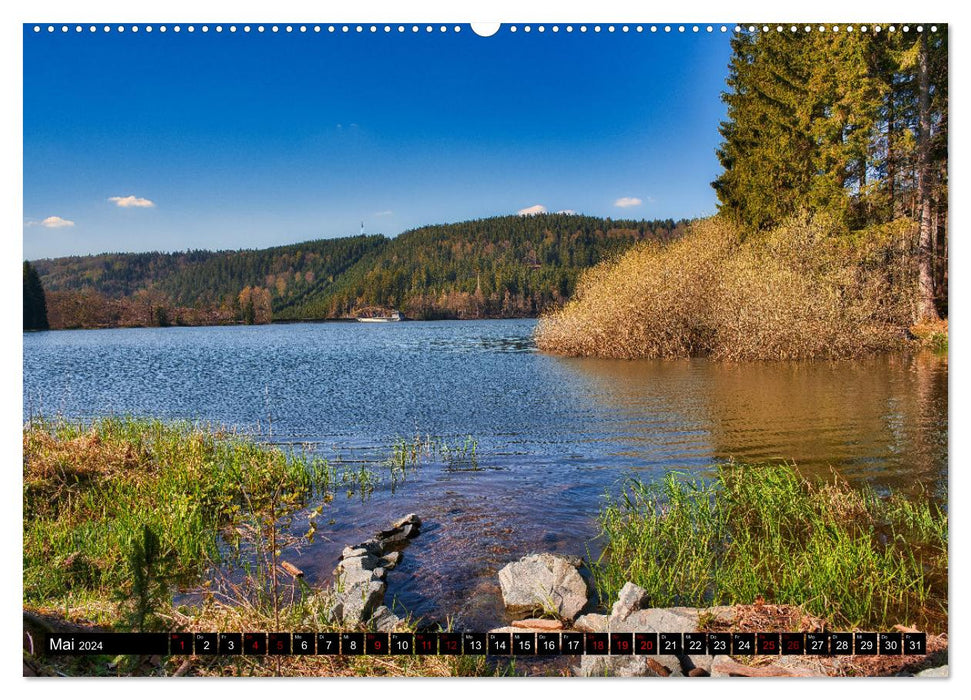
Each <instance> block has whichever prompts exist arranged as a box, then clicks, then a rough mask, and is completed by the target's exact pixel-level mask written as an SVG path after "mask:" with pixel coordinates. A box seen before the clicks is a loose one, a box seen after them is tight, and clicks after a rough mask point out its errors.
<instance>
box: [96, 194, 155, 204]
mask: <svg viewBox="0 0 971 700" xmlns="http://www.w3.org/2000/svg"><path fill="white" fill-rule="evenodd" d="M108 201H109V202H114V203H115V204H116V205H117V206H119V207H154V206H155V202H153V201H152V200H150V199H145V198H144V197H136V196H135V195H133V194H130V195H128V196H127V197H108Z"/></svg>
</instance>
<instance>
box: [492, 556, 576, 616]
mask: <svg viewBox="0 0 971 700" xmlns="http://www.w3.org/2000/svg"><path fill="white" fill-rule="evenodd" d="M582 563H583V562H582V560H580V559H578V558H577V557H565V556H562V555H559V554H549V553H543V554H530V555H528V556H525V557H523V558H522V559H520V560H519V561H516V562H512V563H510V564H506V566H504V567H502V569H500V570H499V586H500V588H501V590H502V602H503V605H505V607H506V610H507V612H510V613H513V614H519V613H525V614H534V613H537V612H543V613H548V614H554V615H556V616H557V617H558V618H560V619H561V620H567V621H572V620H574V619H575V618H576V616H577V615H578V614H580V612H581V611H582V610H583V609H584V608H585V607H586V606H587V603H588V602H589V598H590V591H589V588H588V585H587V581H586V579H584V578H583V576H582V575H581V574H580V571H579V569H580V566H581V565H582Z"/></svg>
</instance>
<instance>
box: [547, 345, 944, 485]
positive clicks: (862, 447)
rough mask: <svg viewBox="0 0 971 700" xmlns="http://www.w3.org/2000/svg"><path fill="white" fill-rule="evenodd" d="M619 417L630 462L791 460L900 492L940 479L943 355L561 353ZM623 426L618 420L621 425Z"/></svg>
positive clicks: (805, 467)
mask: <svg viewBox="0 0 971 700" xmlns="http://www.w3.org/2000/svg"><path fill="white" fill-rule="evenodd" d="M563 362H564V364H566V365H568V366H569V367H570V368H571V369H572V370H574V371H575V372H576V373H577V375H578V376H582V377H584V379H585V380H586V381H587V382H589V394H590V396H591V398H592V399H593V400H595V401H598V402H602V403H603V404H604V405H605V406H606V407H610V409H612V410H613V411H615V412H616V414H617V420H618V423H619V425H618V426H617V428H616V432H618V433H621V432H622V433H626V434H627V435H628V436H629V440H630V442H631V443H632V444H634V445H637V447H636V448H635V449H633V450H631V452H630V455H631V457H632V458H640V459H644V458H645V457H646V458H647V460H648V463H650V462H652V461H653V460H654V459H655V458H660V459H661V460H662V461H664V460H665V459H666V458H667V459H670V458H673V459H676V460H679V461H682V462H683V463H684V464H685V466H690V465H697V464H707V463H710V461H711V460H712V459H716V460H727V459H735V460H737V461H750V462H751V461H779V460H784V461H788V462H794V463H796V464H797V465H798V466H799V467H801V468H802V469H803V470H804V471H809V472H815V473H825V472H827V471H829V470H830V468H831V467H832V468H836V470H837V471H838V472H839V473H840V474H842V475H843V476H845V477H846V478H848V479H850V480H851V481H869V482H872V483H875V484H877V485H880V486H889V487H893V488H895V489H904V490H906V489H908V488H909V487H911V486H913V485H914V483H915V481H919V482H922V483H924V484H927V485H935V484H936V485H943V484H944V483H945V482H946V478H947V473H946V469H947V362H946V361H945V360H942V359H941V358H939V357H936V356H934V355H932V354H930V353H921V354H915V355H910V354H907V355H904V354H901V355H888V356H883V357H877V358H867V359H864V360H860V361H855V362H815V363H797V362H787V363H732V364H725V363H711V362H707V361H705V360H690V361H689V360H686V361H675V362H671V361H638V362H616V361H609V360H587V359H584V360H564V361H563ZM620 426H626V427H625V428H621V427H620Z"/></svg>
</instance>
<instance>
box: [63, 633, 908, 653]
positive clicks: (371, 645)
mask: <svg viewBox="0 0 971 700" xmlns="http://www.w3.org/2000/svg"><path fill="white" fill-rule="evenodd" d="M44 649H45V651H46V652H47V653H48V654H51V655H57V656H70V655H81V656H83V655H92V654H105V655H112V656H117V655H119V654H132V655H142V654H144V655H154V654H158V655H161V656H165V655H174V656H182V655H185V656H188V655H193V654H194V655H198V656H207V655H209V656H215V655H220V656H238V655H246V656H267V655H270V656H283V655H292V654H300V655H337V654H350V655H371V656H384V655H387V654H393V655H409V656H411V655H415V654H419V655H467V656H476V655H490V656H555V655H570V656H580V655H584V654H588V655H597V656H627V655H643V654H689V655H704V654H711V655H716V654H735V655H742V656H748V655H753V656H754V655H773V656H774V655H776V654H785V655H789V654H799V655H803V654H807V655H813V656H823V655H832V656H851V655H881V656H901V655H907V654H910V655H923V654H926V653H927V635H926V634H924V633H922V632H907V633H903V634H902V633H900V632H825V633H822V632H808V633H806V632H781V633H779V632H754V633H749V632H745V633H740V632H734V633H728V632H722V633H715V632H711V633H700V632H699V633H685V634H681V633H667V632H660V633H658V632H612V633H594V632H540V633H538V634H537V633H533V632H525V631H524V632H516V633H514V634H502V633H482V632H441V633H438V632H419V633H415V634H412V633H410V632H406V633H399V632H394V633H391V634H386V633H374V632H367V633H363V632H319V633H313V632H294V633H289V632H270V633H267V632H246V633H240V632H173V633H171V634H166V633H88V632H84V633H80V632H79V633H53V634H48V635H47V636H46V637H45V640H44Z"/></svg>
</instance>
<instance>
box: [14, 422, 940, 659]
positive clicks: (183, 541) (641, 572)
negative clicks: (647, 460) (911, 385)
mask: <svg viewBox="0 0 971 700" xmlns="http://www.w3.org/2000/svg"><path fill="white" fill-rule="evenodd" d="M23 441H24V464H23V468H24V485H23V499H24V533H23V537H24V540H23V542H24V550H23V562H24V596H23V606H24V613H25V616H24V618H25V629H27V628H28V627H29V625H28V620H32V621H34V623H36V622H37V621H38V620H40V621H41V622H40V623H39V624H40V627H36V628H35V629H34V632H35V633H40V632H42V631H43V626H44V624H46V623H44V622H43V620H53V621H54V622H53V623H52V624H56V625H65V624H67V625H71V624H80V625H81V626H83V627H85V628H87V629H93V628H95V627H98V628H101V629H106V630H114V631H130V630H165V631H176V630H178V631H226V630H243V629H250V630H252V629H258V630H270V631H271V630H300V631H320V632H325V631H337V630H338V629H339V625H337V624H335V623H334V622H333V621H332V620H331V618H330V604H331V601H330V599H329V597H328V596H327V594H326V591H314V590H311V589H310V588H309V587H308V586H306V585H305V584H303V583H302V581H300V580H298V579H295V578H290V579H285V580H283V581H278V580H277V579H276V577H275V576H274V575H273V574H272V573H271V572H275V571H277V570H278V568H279V567H278V566H277V563H278V560H277V556H278V555H279V552H280V551H281V550H282V549H283V548H284V547H285V545H286V541H285V539H284V536H283V535H282V534H280V531H279V530H278V529H277V528H276V525H275V524H276V523H278V522H280V521H282V520H286V519H287V518H288V517H289V516H290V515H292V514H293V513H294V512H295V511H296V510H298V509H301V508H304V507H306V506H308V505H311V504H312V503H314V502H320V503H322V504H326V502H327V501H328V500H329V499H330V498H331V497H332V496H333V493H334V492H335V490H337V489H342V490H343V489H345V488H348V487H351V488H356V489H361V490H366V489H367V488H368V486H369V485H370V484H373V482H372V481H371V479H372V476H366V477H360V478H358V476H357V475H355V474H353V473H349V472H344V473H342V472H339V471H338V469H337V468H336V466H335V465H331V464H328V463H327V462H326V461H324V460H321V459H319V458H315V457H308V456H306V455H303V454H298V453H294V452H291V451H287V450H283V449H280V448H275V447H267V446H263V445H260V444H257V443H256V442H254V441H252V440H251V439H248V438H244V437H240V436H238V435H234V434H230V433H226V432H221V431H218V430H215V431H214V430H206V429H199V428H195V427H193V426H191V425H189V424H185V423H164V422H161V421H155V420H140V419H132V418H124V419H116V418H105V419H101V420H97V421H94V422H92V423H91V424H86V425H82V424H71V423H66V422H45V421H32V422H30V423H28V424H27V425H25V427H24V432H23ZM434 450H437V452H440V453H441V458H442V459H443V460H444V461H445V462H446V463H452V461H454V460H465V461H469V460H471V461H472V462H474V461H475V459H476V457H475V451H476V445H475V441H473V440H471V439H469V440H467V443H466V444H464V445H460V446H457V447H456V446H453V447H448V446H446V445H444V443H442V444H441V445H436V444H434V443H433V442H432V441H431V439H430V438H429V439H426V440H425V441H423V442H422V441H419V440H418V438H416V439H415V441H414V442H408V441H405V440H400V441H398V442H397V443H396V444H395V445H394V451H393V455H392V458H391V459H390V460H388V463H387V465H386V466H387V467H388V469H389V470H390V478H391V480H392V486H393V485H394V483H395V480H396V479H399V480H400V479H403V478H405V475H406V473H407V471H408V470H409V469H412V468H414V467H415V466H416V465H417V463H418V462H419V461H421V459H423V457H422V455H424V454H431V452H432V451H434ZM463 463H465V462H463ZM355 479H357V480H356V481H355ZM322 507H323V505H322V506H321V508H322ZM316 512H320V508H318V509H316ZM311 513H313V511H311ZM311 517H313V516H311ZM601 524H602V526H603V531H604V534H605V535H606V536H607V540H608V545H607V547H606V548H605V550H604V554H603V556H601V558H600V560H599V561H597V562H593V563H592V565H591V569H592V570H593V572H594V576H595V580H596V582H597V585H598V588H599V594H600V599H601V600H612V599H614V598H615V597H616V593H617V591H618V590H619V588H620V587H621V586H623V584H624V583H625V582H626V581H633V582H635V583H637V584H638V585H640V586H642V587H644V588H645V589H646V590H647V591H648V592H649V594H650V596H651V604H652V605H653V606H656V607H667V606H672V605H691V606H698V607H707V606H709V605H715V604H721V603H725V604H735V603H751V602H753V601H754V600H758V599H760V598H764V599H766V600H770V601H771V602H773V603H780V604H792V605H798V606H801V607H803V608H804V609H805V610H806V611H807V612H809V613H811V614H815V615H818V616H819V617H822V618H826V619H828V620H831V621H832V622H833V623H834V624H838V625H841V626H844V627H852V626H854V625H877V626H883V627H887V628H889V626H892V624H894V623H905V624H911V623H916V624H918V625H920V626H921V627H922V628H925V627H924V625H925V623H929V624H928V626H927V627H926V628H927V629H929V630H934V629H939V628H940V625H941V624H943V625H944V629H946V616H947V516H946V514H945V513H943V512H941V511H939V510H935V509H934V508H933V507H932V506H931V505H930V504H929V503H926V502H923V501H913V502H912V501H906V500H904V499H902V498H899V497H896V496H894V497H890V498H878V497H877V496H875V495H874V494H873V493H872V492H869V491H865V490H857V489H851V488H849V487H847V486H846V485H845V484H842V483H840V482H833V483H827V484H817V483H809V482H807V481H804V480H802V479H801V478H800V477H799V476H798V474H797V473H796V472H795V471H794V470H793V469H792V468H790V467H786V466H784V465H783V466H751V465H747V466H740V465H735V466H730V467H723V468H722V469H721V471H720V472H719V476H718V479H717V480H715V481H714V482H712V483H701V482H697V481H689V480H685V479H683V478H678V477H676V476H675V475H669V477H668V478H667V479H666V480H665V481H663V482H661V483H659V484H654V485H651V486H647V485H644V484H641V483H639V482H631V483H630V484H629V485H628V488H627V489H626V491H625V492H624V494H623V496H622V497H621V498H620V499H618V500H616V501H614V502H612V503H610V504H609V505H608V506H607V507H606V508H605V509H604V511H603V512H602V514H601ZM311 529H312V528H311ZM247 533H248V534H247ZM235 537H249V538H250V539H248V540H247V541H246V542H245V544H246V545H247V546H249V547H250V548H251V550H255V551H256V552H257V553H258V554H259V556H258V557H257V558H256V564H257V565H256V567H255V569H254V570H253V571H252V572H251V573H250V574H248V575H247V576H246V577H245V579H244V580H243V581H242V582H237V583H233V584H227V583H226V582H225V581H217V582H216V583H215V584H214V585H213V586H212V587H207V586H203V589H204V590H205V591H206V592H205V594H204V595H203V597H202V600H201V602H200V603H198V604H194V605H191V606H187V605H175V604H173V600H172V591H173V589H174V588H175V586H177V585H178V584H180V583H188V584H190V585H193V584H199V583H200V582H202V580H203V578H205V577H206V576H209V574H210V573H211V572H212V567H214V566H218V565H219V562H220V547H221V546H222V548H223V549H225V544H226V543H227V542H232V540H233V538H235ZM237 546H239V545H238V544H237ZM847 582H852V585H847ZM227 586H228V587H227ZM942 620H943V623H941V621H942ZM405 627H406V628H411V627H413V624H412V623H411V622H410V621H406V622H405ZM26 658H27V657H26V656H25V659H26ZM31 663H35V664H36V665H37V666H38V668H41V669H47V670H50V669H51V667H50V666H48V665H47V664H50V663H54V661H53V660H51V659H46V660H45V659H43V658H41V657H37V658H32V660H31ZM56 663H58V664H60V665H59V666H57V667H56V670H58V671H60V672H62V673H69V674H77V675H174V674H177V672H179V670H180V668H181V667H180V666H178V664H179V663H182V662H181V661H179V660H178V659H176V658H174V657H173V658H168V659H164V660H162V661H161V662H159V663H157V664H155V665H153V666H151V668H146V667H144V660H142V659H136V658H134V657H132V658H128V659H123V660H121V661H119V660H111V659H106V658H100V657H93V658H90V659H69V660H61V661H58V662H56ZM139 664H141V665H139ZM182 671H183V672H185V669H182ZM511 673H516V671H515V667H514V666H511V665H508V664H503V663H502V662H499V661H497V660H496V659H486V658H483V657H454V658H447V657H408V658H402V657H388V658H374V657H359V658H355V657H337V658H331V657H289V658H287V659H284V660H282V661H276V660H275V659H274V660H268V659H266V660H261V661H257V660H254V659H247V658H239V659H231V660H227V659H209V660H206V659H201V660H200V659H197V660H194V661H193V666H192V674H193V675H326V676H340V675H393V676H415V675H421V676H442V675H508V674H511Z"/></svg>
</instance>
